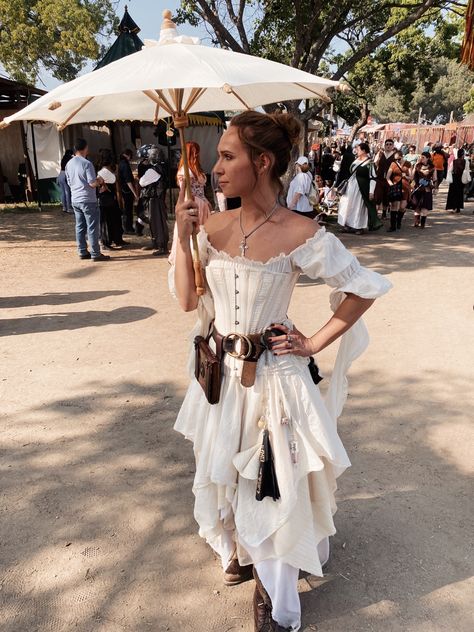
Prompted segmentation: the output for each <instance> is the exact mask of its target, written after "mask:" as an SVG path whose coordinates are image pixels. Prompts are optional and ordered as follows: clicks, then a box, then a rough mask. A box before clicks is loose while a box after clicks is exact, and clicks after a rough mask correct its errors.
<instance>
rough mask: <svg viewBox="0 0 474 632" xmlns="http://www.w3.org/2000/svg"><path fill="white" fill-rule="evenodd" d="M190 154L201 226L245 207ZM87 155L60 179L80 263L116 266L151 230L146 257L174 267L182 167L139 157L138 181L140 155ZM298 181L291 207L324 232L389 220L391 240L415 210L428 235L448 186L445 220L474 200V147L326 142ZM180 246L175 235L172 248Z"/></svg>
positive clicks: (144, 153)
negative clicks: (174, 198)
mask: <svg viewBox="0 0 474 632" xmlns="http://www.w3.org/2000/svg"><path fill="white" fill-rule="evenodd" d="M186 149H187V157H188V164H189V167H190V174H191V191H192V194H193V196H194V198H195V200H197V202H198V204H199V220H200V221H199V223H200V224H201V225H202V224H204V222H205V221H206V219H207V217H208V216H209V214H210V213H212V212H213V211H225V210H227V209H232V208H236V207H238V206H239V200H237V199H227V198H225V196H224V194H223V193H222V190H221V189H220V187H219V183H218V180H217V178H215V177H214V175H211V178H210V179H209V182H208V178H207V176H206V174H205V172H204V170H203V168H202V166H201V163H200V147H199V145H198V144H197V143H195V142H188V143H187V144H186ZM88 151H89V150H88V146H87V143H86V141H85V140H84V139H78V140H77V141H76V144H75V148H74V151H73V150H67V151H66V153H65V154H64V156H63V158H62V160H61V171H60V173H59V175H58V178H57V183H58V185H59V187H60V190H61V200H62V205H63V211H64V212H65V213H74V214H75V219H76V241H77V247H78V252H79V257H80V258H81V259H92V260H93V261H107V260H108V259H110V256H108V255H104V254H103V251H111V250H116V249H121V248H123V247H126V246H128V245H130V243H129V242H128V241H126V240H125V239H124V238H123V236H124V235H139V236H142V235H143V234H144V231H145V230H147V232H148V233H149V235H150V243H149V245H146V246H143V249H144V250H151V251H153V253H152V254H153V255H154V256H168V255H170V262H171V261H172V260H173V258H174V245H172V246H171V254H170V253H169V250H168V246H169V237H170V234H169V228H168V222H167V216H168V210H167V206H166V201H165V196H166V192H167V190H168V189H169V188H170V187H173V186H178V187H179V188H180V189H181V188H183V187H184V186H185V181H184V168H183V158H182V157H181V161H180V163H179V166H178V170H177V174H176V182H175V183H174V182H171V181H170V175H169V174H170V172H169V169H168V164H167V161H166V160H165V157H164V154H163V152H162V150H161V149H159V148H158V147H157V146H155V145H143V146H142V147H140V148H139V149H138V151H137V156H136V158H137V161H138V162H137V165H136V176H135V175H134V172H133V169H132V161H133V159H134V155H133V152H132V150H131V149H125V150H124V151H123V152H122V153H121V155H120V157H119V160H118V162H117V161H116V160H115V157H114V155H113V153H112V152H111V151H110V150H109V149H103V150H100V151H99V157H98V160H97V162H96V164H95V165H93V164H92V162H90V161H89V160H88V159H87V156H88ZM294 172H295V174H294V177H293V178H292V179H291V181H290V182H289V186H288V192H287V195H286V206H287V207H288V208H289V209H290V210H292V211H294V212H295V213H298V214H300V215H305V216H307V217H310V218H314V219H316V220H317V221H318V222H319V223H322V224H325V223H327V224H330V223H331V222H332V221H333V220H335V219H336V217H337V223H338V224H339V226H340V227H341V231H343V232H349V233H354V234H357V235H360V234H364V233H365V232H367V231H374V230H378V229H380V228H381V227H382V226H383V220H384V219H388V220H389V227H388V232H396V231H398V230H401V228H402V224H403V219H404V215H405V212H406V210H407V209H412V210H413V215H414V223H413V227H415V228H421V229H423V228H425V226H426V221H427V217H428V213H429V212H430V211H432V210H433V198H434V196H435V195H436V193H437V192H438V189H439V186H440V184H441V183H442V182H443V180H446V181H447V183H448V184H449V190H448V197H447V202H446V210H450V211H451V212H452V213H454V214H459V213H461V211H462V209H463V208H464V201H465V200H468V199H469V198H470V197H474V147H471V148H469V147H461V148H456V147H455V146H453V145H452V146H449V145H448V144H444V145H441V143H427V145H426V146H425V147H424V148H423V150H422V152H421V153H417V149H416V146H415V145H407V144H404V143H402V142H401V141H400V140H399V139H391V138H387V139H386V140H385V141H384V143H383V145H380V144H379V143H377V142H376V141H372V142H369V141H368V140H367V139H366V137H365V135H364V134H363V133H360V134H359V137H358V138H357V139H356V140H355V141H354V142H353V143H351V144H349V143H346V142H344V141H342V142H341V141H332V142H330V141H326V143H324V144H323V146H322V147H320V148H319V151H318V152H315V151H313V150H311V151H310V152H309V155H308V157H306V156H300V157H299V158H298V159H297V160H296V162H295V164H294ZM206 187H208V191H207V193H208V195H206ZM209 189H210V191H211V195H210V196H209ZM209 197H211V199H212V203H211V202H210V201H209ZM175 236H176V230H175V235H174V236H173V240H172V244H174V243H175ZM86 237H87V238H88V241H89V249H88V245H87V240H86Z"/></svg>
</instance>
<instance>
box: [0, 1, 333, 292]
mask: <svg viewBox="0 0 474 632" xmlns="http://www.w3.org/2000/svg"><path fill="white" fill-rule="evenodd" d="M163 18H164V20H163V24H162V28H161V32H160V39H159V41H158V42H156V41H150V40H146V41H145V46H144V47H143V49H142V50H141V51H139V52H138V53H133V54H132V55H128V56H127V57H124V58H122V59H119V60H117V61H115V62H112V63H111V64H109V65H108V66H105V67H104V68H100V69H99V70H96V71H94V72H91V73H89V74H86V75H83V76H82V77H78V78H77V79H74V81H70V82H68V83H65V84H63V85H61V86H58V87H57V88H55V89H54V90H52V91H51V92H49V93H47V94H45V95H44V96H42V97H41V98H40V99H38V100H37V101H35V102H34V103H31V104H30V105H28V106H27V107H25V108H23V109H22V110H20V111H19V112H17V113H15V114H13V115H12V116H7V117H6V118H5V119H4V120H3V121H2V122H1V123H0V129H1V128H2V127H6V126H7V125H9V124H10V123H12V122H14V121H20V120H27V121H52V122H54V123H56V124H57V125H58V128H59V129H63V128H64V127H65V126H67V125H71V124H74V123H86V122H91V121H104V120H109V121H110V120H112V121H113V120H142V121H153V122H154V123H155V124H156V123H157V122H158V119H159V117H160V116H163V115H166V116H168V115H171V116H172V117H173V120H174V126H175V127H176V129H178V131H179V134H180V141H181V147H182V155H183V162H184V175H185V181H186V193H187V197H188V198H191V197H192V194H191V184H190V177H189V168H188V165H187V155H186V151H185V147H186V144H185V138H184V128H185V127H186V126H187V125H188V118H187V115H188V114H189V113H192V112H198V111H208V110H211V111H212V110H243V109H252V108H255V107H257V106H260V105H265V104H268V103H275V102H279V101H287V100H292V99H314V98H318V99H323V100H325V101H330V96H329V92H330V91H331V90H333V89H338V88H339V89H340V88H341V84H339V83H338V82H336V81H331V80H330V79H325V78H323V77H317V76H315V75H311V74H309V73H306V72H303V71H302V70H298V69H296V68H291V67H290V66H285V65H284V64H279V63H277V62H273V61H269V60H267V59H261V58H259V57H253V56H250V55H244V54H241V53H234V52H232V51H228V50H223V49H219V48H211V47H208V46H202V45H200V44H199V40H198V39H197V38H192V37H186V36H179V35H178V33H177V30H176V26H175V24H174V23H173V22H172V20H171V11H168V10H167V11H164V12H163ZM193 260H194V269H195V275H196V288H197V292H198V294H203V293H204V286H203V278H202V271H201V269H200V262H199V252H198V249H197V239H196V235H194V236H193Z"/></svg>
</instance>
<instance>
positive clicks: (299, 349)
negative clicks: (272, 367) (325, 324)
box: [269, 324, 315, 358]
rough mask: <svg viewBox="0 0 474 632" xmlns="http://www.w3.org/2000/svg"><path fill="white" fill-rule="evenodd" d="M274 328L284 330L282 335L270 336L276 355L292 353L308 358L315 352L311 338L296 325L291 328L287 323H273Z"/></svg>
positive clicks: (272, 348)
mask: <svg viewBox="0 0 474 632" xmlns="http://www.w3.org/2000/svg"><path fill="white" fill-rule="evenodd" d="M272 329H279V330H280V331H281V332H282V335H281V336H272V337H271V338H269V342H270V343H271V344H272V346H271V350H272V352H273V353H274V355H277V356H280V355H288V354H290V353H291V354H293V355H297V356H302V357H303V358H308V357H309V356H312V355H313V354H314V353H315V351H314V349H313V344H312V341H311V338H306V336H304V335H303V334H302V333H301V331H299V330H298V329H296V327H293V329H289V328H288V327H285V325H280V324H276V325H272Z"/></svg>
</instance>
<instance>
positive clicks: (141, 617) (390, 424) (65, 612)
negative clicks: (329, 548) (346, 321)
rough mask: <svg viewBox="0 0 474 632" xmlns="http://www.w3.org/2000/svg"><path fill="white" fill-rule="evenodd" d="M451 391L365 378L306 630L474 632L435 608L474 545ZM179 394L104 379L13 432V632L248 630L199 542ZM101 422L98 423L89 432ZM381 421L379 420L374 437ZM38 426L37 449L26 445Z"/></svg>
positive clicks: (9, 493) (5, 484)
mask: <svg viewBox="0 0 474 632" xmlns="http://www.w3.org/2000/svg"><path fill="white" fill-rule="evenodd" d="M446 380H449V383H450V385H451V388H453V389H454V388H455V389H461V391H462V389H469V388H470V384H468V383H464V382H463V381H462V380H460V379H459V378H458V377H457V376H456V375H449V376H447V375H445V374H442V373H441V372H437V371H432V372H430V374H428V375H424V376H423V380H421V379H419V378H416V377H415V378H408V377H407V378H406V379H403V380H399V381H396V382H395V383H394V381H391V382H390V383H389V384H387V383H386V382H385V381H384V379H383V376H381V375H380V374H374V373H373V372H370V371H368V372H366V373H361V374H358V376H357V382H358V383H359V384H363V383H364V382H365V383H367V382H368V383H370V384H371V385H372V392H373V398H371V400H370V401H367V400H363V399H362V398H361V397H360V396H358V393H357V389H356V392H355V393H354V398H353V401H352V409H351V411H350V413H351V414H350V421H349V416H347V419H346V420H345V421H343V422H342V424H341V426H340V429H341V434H342V437H343V440H344V441H345V443H346V445H347V448H348V451H349V453H350V455H351V459H352V462H353V467H352V469H351V470H349V472H348V473H346V475H345V476H344V477H343V480H342V481H341V482H342V490H341V492H340V498H341V500H340V503H339V512H338V515H337V518H336V522H337V525H338V534H337V536H336V537H335V538H333V553H332V559H331V562H330V568H329V575H328V577H327V578H326V580H325V581H324V582H322V581H321V580H320V579H317V578H314V577H311V576H308V577H306V578H305V579H303V580H301V584H302V586H303V594H302V605H303V612H304V625H306V626H308V625H310V624H316V625H317V629H318V630H320V631H321V632H323V631H324V630H327V631H329V630H336V629H337V630H342V629H344V630H347V629H349V628H347V627H344V626H342V627H338V625H339V624H338V619H340V618H341V617H347V618H348V619H349V618H350V620H351V627H350V631H351V632H359V631H362V630H376V631H378V632H379V631H381V630H384V631H385V630H397V631H398V630H400V631H401V630H407V629H410V630H414V629H416V625H417V624H418V623H419V624H420V625H421V624H422V623H425V622H426V621H430V620H432V617H435V618H436V617H439V620H438V621H442V620H443V617H449V619H450V620H451V621H453V622H456V629H457V630H459V631H461V630H462V631H463V632H464V631H466V632H467V630H468V629H470V627H468V626H469V622H468V621H467V618H466V617H467V613H466V611H465V609H464V610H463V609H462V608H461V607H459V608H458V607H457V606H456V603H455V602H453V603H451V604H450V605H449V606H447V605H446V604H445V603H444V602H443V601H442V600H440V601H439V602H436V599H435V601H434V603H433V602H432V601H430V599H431V597H428V596H429V595H430V593H433V592H434V591H437V590H438V589H441V588H443V587H449V586H450V585H455V584H456V583H457V582H462V581H464V580H465V579H466V578H467V577H469V575H470V570H471V569H470V566H469V563H468V560H467V558H466V554H467V552H466V550H462V549H460V548H454V547H451V546H450V543H451V542H452V541H453V540H456V541H460V540H461V541H467V540H468V534H469V533H472V528H471V530H470V529H469V518H470V516H469V512H468V494H469V493H470V487H469V485H470V483H469V479H468V476H467V474H466V472H464V471H462V470H461V469H460V468H459V467H458V466H457V465H456V455H455V454H452V453H451V452H450V450H449V446H448V447H447V448H446V449H445V448H444V447H440V446H439V445H438V444H437V442H436V437H437V432H438V431H440V430H441V429H444V430H445V429H446V425H448V426H449V425H450V424H453V422H454V420H456V419H459V415H460V414H462V412H463V402H462V401H457V400H452V401H451V402H450V404H449V406H448V405H446V404H445V403H444V402H443V400H442V399H440V398H439V397H438V396H437V390H436V386H435V385H437V384H439V383H446ZM421 389H422V391H421ZM361 392H362V391H361ZM181 395H182V393H177V392H176V391H175V387H174V385H173V383H171V382H166V383H161V384H157V385H156V386H153V387H146V386H143V385H142V384H140V383H138V382H135V381H127V380H125V381H122V382H120V383H118V384H116V383H110V382H107V381H106V380H104V381H103V382H102V383H94V384H90V385H89V387H88V388H87V389H81V394H80V395H79V394H75V393H71V394H69V395H68V396H67V397H65V398H62V399H58V400H56V401H49V402H48V401H46V402H45V403H44V404H42V405H40V406H38V407H37V408H35V409H31V410H25V411H22V413H21V414H18V416H15V417H14V418H12V419H10V420H9V421H8V424H7V425H8V426H11V427H12V428H15V429H16V432H15V433H14V434H12V436H13V439H12V440H11V441H10V443H9V444H8V445H5V447H4V449H3V450H2V454H1V461H0V462H1V463H2V466H1V469H2V476H1V480H2V488H3V489H2V491H3V498H2V505H1V515H2V519H1V527H0V529H1V538H0V541H1V543H2V551H3V553H2V558H3V559H2V566H3V572H2V575H3V576H2V578H1V585H2V591H1V593H0V595H1V599H2V601H3V612H4V616H3V625H4V627H3V628H2V629H3V630H4V632H19V631H22V632H23V631H25V632H26V631H27V630H28V631H30V630H54V631H61V632H63V631H66V630H73V629H74V630H78V632H91V631H93V632H100V631H102V630H107V631H109V630H111V631H122V630H125V631H127V632H144V631H145V630H153V631H154V632H156V631H162V630H163V631H164V630H170V631H173V632H208V631H211V630H212V631H216V632H217V631H219V632H223V631H224V630H237V629H244V630H245V631H246V632H250V630H251V629H252V625H251V623H250V621H251V619H250V616H251V615H250V600H251V595H252V590H253V587H252V585H251V584H246V585H244V586H241V587H238V588H234V589H226V588H224V587H223V586H221V574H220V570H219V567H218V565H217V564H216V563H215V562H214V561H212V554H211V552H210V550H208V549H207V547H206V546H205V545H204V543H203V542H202V541H200V540H199V538H198V537H197V535H196V529H197V528H196V524H195V522H194V520H193V514H192V505H193V498H192V493H191V486H192V479H193V471H194V460H193V455H192V449H191V445H190V444H189V442H187V441H185V440H184V438H182V437H181V436H179V435H177V434H176V433H174V431H173V430H172V424H173V422H174V418H175V416H176V412H177V410H178V407H179V404H180V400H181ZM428 401H429V402H430V403H431V406H430V411H431V412H430V416H429V417H427V416H426V415H424V414H423V411H424V410H425V408H426V402H428ZM433 404H435V405H433ZM98 410H100V411H103V413H104V414H102V415H101V419H105V420H106V421H105V422H104V423H100V424H95V423H94V422H93V420H94V416H95V414H96V412H97V411H98ZM374 410H378V411H379V413H380V414H379V416H378V421H377V423H376V424H372V425H367V423H366V420H367V418H374ZM104 411H105V412H104ZM17 417H18V418H17ZM20 418H21V424H20ZM45 419H47V420H48V421H47V422H45V421H44V420H45ZM32 424H33V425H35V427H37V426H38V425H39V426H40V427H41V429H42V435H43V437H44V438H43V439H42V441H39V442H37V443H31V442H30V441H29V439H28V427H31V425H32ZM45 424H46V425H45ZM131 429H132V430H131ZM453 431H454V428H453ZM376 466H377V467H376ZM374 470H375V471H378V472H382V473H383V474H382V475H380V474H379V477H378V478H374V476H373V475H372V471H374ZM65 559H66V560H67V564H66V568H67V570H64V567H65V565H64V560H65ZM59 562H61V563H59ZM55 564H57V565H58V568H59V569H61V570H58V572H57V574H54V568H55ZM45 569H46V570H45ZM46 571H47V572H46ZM132 588H133V590H132ZM216 589H217V590H218V591H219V593H217V592H216ZM211 599H221V600H222V604H223V605H222V607H221V608H220V610H219V612H220V614H219V615H218V616H219V618H218V620H212V621H210V620H209V619H208V618H207V614H206V605H207V604H209V600H211ZM244 603H245V604H246V606H245V607H246V608H247V609H246V611H245V612H244V611H243V609H242V604H244ZM171 604H173V605H171ZM177 604H179V605H177ZM237 604H240V606H237ZM405 623H406V627H405ZM408 624H409V625H408ZM303 628H304V626H303ZM310 629H311V628H310ZM427 629H429V628H427ZM433 629H437V630H438V629H450V628H449V627H447V628H433Z"/></svg>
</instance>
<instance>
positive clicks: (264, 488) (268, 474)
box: [255, 430, 280, 500]
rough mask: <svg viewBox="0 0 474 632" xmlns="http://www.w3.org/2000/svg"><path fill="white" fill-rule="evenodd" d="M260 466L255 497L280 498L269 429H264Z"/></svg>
mask: <svg viewBox="0 0 474 632" xmlns="http://www.w3.org/2000/svg"><path fill="white" fill-rule="evenodd" d="M259 460H260V466H259V468H258V479H257V493H256V494H255V498H256V499H257V500H263V499H264V498H265V496H271V498H273V500H278V499H279V498H280V490H279V488H278V481H277V477H276V472H275V464H274V463H273V452H272V446H271V445H270V435H269V432H268V430H264V431H263V442H262V447H261V448H260V457H259Z"/></svg>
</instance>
